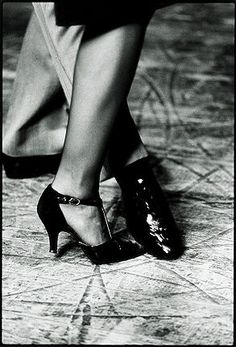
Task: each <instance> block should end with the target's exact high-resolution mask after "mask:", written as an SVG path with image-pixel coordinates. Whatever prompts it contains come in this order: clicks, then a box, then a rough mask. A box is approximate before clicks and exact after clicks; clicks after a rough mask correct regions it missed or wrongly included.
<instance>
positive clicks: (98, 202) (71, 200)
mask: <svg viewBox="0 0 236 347" xmlns="http://www.w3.org/2000/svg"><path fill="white" fill-rule="evenodd" d="M52 189H53V188H52ZM53 190H54V189H53ZM54 192H55V194H56V199H57V201H58V203H59V204H69V205H74V206H78V205H87V206H102V199H101V198H100V197H97V198H94V199H79V198H75V197H74V196H70V195H63V194H61V193H58V192H57V191H56V190H54Z"/></svg>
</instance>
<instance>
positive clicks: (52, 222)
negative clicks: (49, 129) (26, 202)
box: [37, 185, 144, 264]
mask: <svg viewBox="0 0 236 347" xmlns="http://www.w3.org/2000/svg"><path fill="white" fill-rule="evenodd" d="M60 204H70V205H74V206H77V205H80V204H82V205H87V206H96V207H97V208H99V209H101V212H102V215H103V218H104V224H105V225H106V228H107V230H106V231H107V233H108V234H110V235H111V233H110V229H109V225H108V222H107V218H106V215H105V211H104V208H103V205H102V200H101V199H100V198H99V197H98V198H95V199H79V198H75V197H71V196H68V195H63V194H60V193H58V192H57V191H55V190H54V189H53V188H52V186H51V185H49V186H48V187H47V188H46V189H45V190H44V192H43V193H42V195H41V197H40V199H39V202H38V206H37V212H38V215H39V217H40V219H41V221H42V222H43V224H44V226H45V228H46V230H47V233H48V236H49V243H50V252H53V253H57V243H58V235H59V233H60V232H61V231H66V232H68V233H70V234H72V235H73V236H74V237H75V239H76V240H77V242H78V244H79V245H80V246H81V248H82V250H83V251H84V253H85V254H86V255H87V256H88V258H89V259H90V260H91V261H92V262H93V263H94V264H107V263H113V262H117V261H122V260H127V259H130V258H134V257H136V256H138V255H141V254H143V253H144V248H143V247H142V246H141V245H140V244H138V243H137V242H136V241H132V240H123V239H120V238H119V237H117V236H114V237H111V239H110V240H108V241H107V242H105V243H103V244H100V245H98V246H89V245H87V244H85V243H84V242H82V241H81V239H80V238H79V236H78V234H77V233H76V232H75V231H74V230H73V229H72V228H71V227H70V226H69V225H68V224H67V222H66V220H65V217H64V215H63V213H62V211H61V209H60V206H59V205H60ZM85 232H86V230H85Z"/></svg>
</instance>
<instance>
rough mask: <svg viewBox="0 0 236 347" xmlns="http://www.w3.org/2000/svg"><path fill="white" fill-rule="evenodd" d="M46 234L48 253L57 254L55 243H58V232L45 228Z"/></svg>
mask: <svg viewBox="0 0 236 347" xmlns="http://www.w3.org/2000/svg"><path fill="white" fill-rule="evenodd" d="M45 228H46V230H47V233H48V238H49V252H50V253H57V242H58V235H59V231H57V230H55V229H51V228H47V227H46V226H45Z"/></svg>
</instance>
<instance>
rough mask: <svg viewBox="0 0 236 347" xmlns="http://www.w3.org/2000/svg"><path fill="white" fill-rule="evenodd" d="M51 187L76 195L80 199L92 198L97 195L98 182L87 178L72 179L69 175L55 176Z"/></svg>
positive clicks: (62, 192)
mask: <svg viewBox="0 0 236 347" xmlns="http://www.w3.org/2000/svg"><path fill="white" fill-rule="evenodd" d="M52 188H53V189H54V190H56V191H57V192H58V193H61V194H64V195H70V196H73V197H78V198H80V199H92V198H95V197H98V196H99V184H95V182H91V181H90V180H88V179H84V180H79V179H76V180H73V179H71V178H69V177H63V178H60V177H57V176H56V177H55V179H54V181H53V182H52Z"/></svg>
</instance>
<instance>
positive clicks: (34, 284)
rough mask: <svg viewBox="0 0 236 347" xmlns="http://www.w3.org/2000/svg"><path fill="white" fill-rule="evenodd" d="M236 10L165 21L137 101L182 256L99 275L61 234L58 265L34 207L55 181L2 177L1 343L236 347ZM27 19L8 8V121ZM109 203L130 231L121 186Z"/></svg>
mask: <svg viewBox="0 0 236 347" xmlns="http://www.w3.org/2000/svg"><path fill="white" fill-rule="evenodd" d="M233 10H234V7H233V5H232V4H225V3H224V4H223V3H218V4H217V3H212V4H176V5H173V6H171V7H169V8H165V9H162V10H160V11H159V12H157V13H156V14H155V16H154V17H153V19H152V21H151V23H150V25H149V27H148V31H147V35H146V39H145V44H144V49H143V53H142V57H141V60H140V63H139V67H138V70H137V74H136V77H135V81H134V84H133V88H132V90H131V93H130V98H129V101H130V107H131V110H132V113H133V116H134V118H135V121H136V123H137V126H138V128H139V130H140V133H141V136H142V138H143V141H144V142H145V144H146V145H147V148H148V150H149V151H150V153H151V155H152V165H153V168H154V171H155V173H156V175H157V177H158V178H159V181H160V183H161V184H162V187H163V189H164V191H165V192H166V195H167V197H168V200H169V202H170V205H171V207H172V210H173V214H174V215H175V218H176V221H177V223H178V225H179V227H180V229H181V230H182V232H183V235H184V237H185V243H186V252H185V254H184V255H183V256H182V257H181V258H180V259H178V260H175V261H163V260H158V259H155V258H154V257H153V256H151V255H148V254H145V255H143V256H140V257H138V258H135V259H131V260H128V261H123V262H121V263H117V264H113V265H102V266H94V265H92V264H91V263H90V261H89V260H88V259H87V258H86V257H85V256H84V255H83V253H82V251H81V250H80V248H79V247H77V246H76V245H75V244H74V243H73V242H72V241H71V239H70V238H69V237H68V236H66V235H63V240H61V242H63V243H64V244H65V243H66V244H67V245H68V244H69V246H68V249H67V251H65V253H64V254H63V256H61V257H51V255H50V254H49V253H48V243H47V241H48V240H47V237H46V233H45V230H44V228H43V226H42V224H41V223H40V221H39V219H38V217H37V215H36V211H35V206H36V203H37V200H38V197H39V195H40V193H41V192H42V190H43V189H44V187H45V186H46V185H47V184H48V183H49V182H50V181H51V179H52V176H51V175H47V176H41V177H39V178H35V179H22V180H12V179H8V178H6V177H5V174H4V172H3V293H2V295H3V308H2V309H3V311H2V315H3V332H2V340H3V343H4V344H75V345H78V344H102V345H103V344H113V345H116V344H122V345H123V344H137V345H143V344H146V345H190V344H192V345H204V344H205V345H231V344H233V327H232V325H233V323H232V322H233V317H232V316H233V314H232V311H233V308H232V301H233V290H232V286H233V284H232V281H233V279H232V278H233V271H232V260H233V231H232V226H233V216H232V215H233V30H234V18H233V12H234V11H233ZM29 13H30V5H29V4H24V3H21V4H20V3H19V4H18V7H17V6H16V4H14V6H11V5H9V7H7V6H6V7H5V10H4V37H3V87H4V88H3V97H4V104H3V106H4V119H5V115H6V110H7V108H8V105H9V96H10V92H11V89H12V82H13V80H14V77H15V67H16V63H17V57H18V54H19V49H20V45H21V40H22V35H23V33H24V30H25V25H26V23H27V20H28V16H29ZM19 18H20V20H19ZM101 194H102V197H103V199H104V204H105V207H106V210H107V212H108V218H109V220H110V222H111V225H112V228H113V230H114V231H118V230H123V229H124V228H125V219H124V213H123V212H124V211H123V207H122V203H121V198H120V190H119V188H118V186H117V184H116V183H115V181H114V180H113V179H112V180H109V181H107V182H105V183H103V185H102V187H101Z"/></svg>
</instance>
